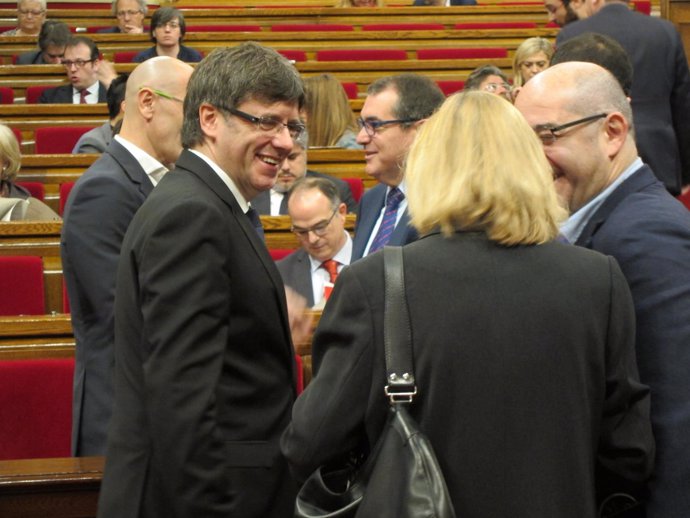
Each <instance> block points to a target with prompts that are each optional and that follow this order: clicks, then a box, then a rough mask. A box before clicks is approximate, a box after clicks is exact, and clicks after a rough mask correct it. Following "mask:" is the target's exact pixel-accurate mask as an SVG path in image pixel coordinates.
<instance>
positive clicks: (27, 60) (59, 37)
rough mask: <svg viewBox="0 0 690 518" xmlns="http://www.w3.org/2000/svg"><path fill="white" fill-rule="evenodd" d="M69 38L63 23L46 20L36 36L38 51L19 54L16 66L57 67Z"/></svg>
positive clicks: (65, 25) (67, 30) (66, 27)
mask: <svg viewBox="0 0 690 518" xmlns="http://www.w3.org/2000/svg"><path fill="white" fill-rule="evenodd" d="M71 37H72V34H71V33H70V31H69V27H68V26H67V24H66V23H65V22H60V21H57V20H46V21H45V23H44V24H43V25H42V26H41V32H40V33H39V34H38V50H32V51H29V52H24V53H22V54H20V55H19V57H18V58H17V65H59V64H60V63H62V57H63V56H64V54H65V45H67V42H68V41H69V40H70V38H71Z"/></svg>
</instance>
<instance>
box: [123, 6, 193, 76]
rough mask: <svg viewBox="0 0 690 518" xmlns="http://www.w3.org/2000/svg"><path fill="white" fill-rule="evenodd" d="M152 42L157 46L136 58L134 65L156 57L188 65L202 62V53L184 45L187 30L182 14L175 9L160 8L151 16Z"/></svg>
mask: <svg viewBox="0 0 690 518" xmlns="http://www.w3.org/2000/svg"><path fill="white" fill-rule="evenodd" d="M150 30H151V41H153V43H154V44H155V45H154V46H153V47H151V48H150V49H147V50H144V51H142V52H140V53H139V54H137V55H136V56H134V59H132V61H133V62H134V63H141V62H142V61H146V60H147V59H151V58H155V57H156V56H170V57H171V58H177V59H179V60H180V61H184V62H186V63H198V62H199V61H201V59H202V56H201V53H199V52H197V51H196V50H194V49H193V48H190V47H187V46H185V45H182V38H183V37H184V34H185V32H186V30H187V26H186V24H185V21H184V16H183V15H182V13H181V12H180V11H179V10H177V9H175V8H174V7H159V8H158V9H156V12H154V13H153V16H151V29H150Z"/></svg>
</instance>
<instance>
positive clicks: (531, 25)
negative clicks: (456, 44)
mask: <svg viewBox="0 0 690 518" xmlns="http://www.w3.org/2000/svg"><path fill="white" fill-rule="evenodd" d="M455 28H456V29H470V30H472V29H536V28H537V24H536V23H535V22H466V23H456V24H455Z"/></svg>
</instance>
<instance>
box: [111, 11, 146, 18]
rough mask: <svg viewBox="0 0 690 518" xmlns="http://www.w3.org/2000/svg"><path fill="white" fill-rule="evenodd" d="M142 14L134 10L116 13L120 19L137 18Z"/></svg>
mask: <svg viewBox="0 0 690 518" xmlns="http://www.w3.org/2000/svg"><path fill="white" fill-rule="evenodd" d="M139 13H141V11H135V10H133V9H129V10H127V11H118V12H117V13H115V14H116V15H117V17H118V18H125V17H127V16H136V15H137V14H139Z"/></svg>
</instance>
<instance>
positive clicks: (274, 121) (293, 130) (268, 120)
mask: <svg viewBox="0 0 690 518" xmlns="http://www.w3.org/2000/svg"><path fill="white" fill-rule="evenodd" d="M222 109H223V110H225V111H227V112H229V113H232V114H233V115H235V116H236V117H239V118H240V119H244V120H246V121H247V122H250V123H252V124H254V126H256V127H257V128H259V129H260V130H261V131H265V132H268V133H270V132H275V133H280V131H281V130H282V129H283V128H287V130H288V133H290V136H291V137H292V138H293V139H296V138H297V137H299V136H300V135H301V134H302V132H303V131H304V129H305V127H304V124H302V123H301V122H299V121H290V122H287V123H285V122H283V121H281V120H280V119H278V118H276V117H255V116H254V115H249V114H248V113H245V112H243V111H241V110H237V109H235V108H222Z"/></svg>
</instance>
